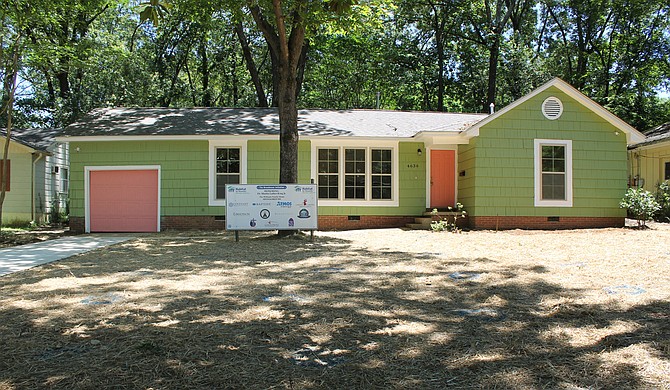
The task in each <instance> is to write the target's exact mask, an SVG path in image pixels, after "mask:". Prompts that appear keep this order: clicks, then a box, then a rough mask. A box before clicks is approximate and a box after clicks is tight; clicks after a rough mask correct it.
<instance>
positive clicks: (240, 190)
mask: <svg viewBox="0 0 670 390" xmlns="http://www.w3.org/2000/svg"><path fill="white" fill-rule="evenodd" d="M227 191H228V192H232V193H236V194H240V193H242V194H246V192H247V187H243V186H231V185H229V186H227Z"/></svg>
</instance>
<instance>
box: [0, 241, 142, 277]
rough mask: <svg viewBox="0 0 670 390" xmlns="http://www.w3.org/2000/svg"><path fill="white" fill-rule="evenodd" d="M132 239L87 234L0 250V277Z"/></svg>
mask: <svg viewBox="0 0 670 390" xmlns="http://www.w3.org/2000/svg"><path fill="white" fill-rule="evenodd" d="M131 238H132V237H127V236H123V237H122V236H113V235H100V234H87V235H82V236H74V237H63V238H58V239H55V240H48V241H43V242H34V243H32V244H26V245H20V246H15V247H10V248H4V249H0V276H4V275H7V274H10V273H12V272H18V271H23V270H25V269H28V268H32V267H35V266H38V265H41V264H46V263H51V262H52V261H56V260H60V259H64V258H66V257H70V256H74V255H77V254H79V253H84V252H88V251H92V250H93V249H97V248H102V247H105V246H108V245H113V244H118V243H119V242H124V241H127V240H130V239H131Z"/></svg>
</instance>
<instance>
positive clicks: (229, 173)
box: [216, 148, 240, 199]
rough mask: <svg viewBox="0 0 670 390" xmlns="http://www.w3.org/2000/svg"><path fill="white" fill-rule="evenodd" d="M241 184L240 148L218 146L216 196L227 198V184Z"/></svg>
mask: <svg viewBox="0 0 670 390" xmlns="http://www.w3.org/2000/svg"><path fill="white" fill-rule="evenodd" d="M227 184H240V149H239V148H216V198H217V199H225V198H226V185H227Z"/></svg>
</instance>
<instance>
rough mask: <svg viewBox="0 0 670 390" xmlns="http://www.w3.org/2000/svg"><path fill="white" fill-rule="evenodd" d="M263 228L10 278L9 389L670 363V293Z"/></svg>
mask: <svg viewBox="0 0 670 390" xmlns="http://www.w3.org/2000/svg"><path fill="white" fill-rule="evenodd" d="M263 237H264V236H259V237H257V238H253V237H247V241H246V242H240V243H237V244H236V243H234V242H232V241H231V239H230V238H229V237H228V238H221V237H219V238H211V239H209V238H191V239H189V238H184V239H180V240H169V239H151V238H149V239H142V240H138V241H135V242H133V243H130V244H122V245H116V246H113V247H111V248H109V249H107V250H98V251H95V252H91V253H89V254H86V255H82V256H77V257H75V258H71V259H69V260H66V261H63V262H59V263H55V264H53V265H50V266H46V267H41V268H38V269H35V270H33V271H28V272H23V273H18V274H15V275H12V276H11V277H6V278H3V279H2V282H3V285H2V287H0V292H1V294H2V295H0V301H1V302H2V309H0V335H1V336H2V340H3V343H4V344H5V347H3V348H4V352H3V353H2V354H1V355H0V373H1V374H0V389H15V388H16V389H23V388H39V387H50V388H63V389H65V388H67V389H77V388H82V389H83V388H155V389H159V388H161V389H182V388H202V389H214V388H216V389H219V388H289V389H291V388H347V389H352V388H408V389H409V388H412V389H415V388H436V389H437V388H445V387H454V388H492V387H498V388H533V389H534V388H593V389H597V388H603V389H605V388H633V389H635V388H639V389H642V388H649V387H650V386H654V383H653V382H651V383H650V382H649V380H648V378H646V377H647V376H648V375H649V372H648V371H649V370H653V369H654V365H655V364H657V363H658V364H661V365H663V364H665V366H664V367H666V368H665V369H667V360H668V359H669V358H670V356H669V355H670V343H668V341H667V335H668V334H670V325H669V321H668V320H669V318H668V314H667V313H668V312H670V305H668V303H667V302H654V303H649V304H646V305H638V306H632V307H629V308H622V307H618V306H616V305H610V304H608V305H596V304H594V305H576V304H572V303H571V298H574V297H578V296H580V295H582V294H583V293H584V292H583V291H580V290H578V289H565V288H563V287H561V286H557V285H553V284H550V283H547V282H544V281H543V280H542V279H541V276H542V275H543V274H546V273H549V272H551V270H549V269H546V268H544V267H539V266H535V265H529V266H528V267H527V268H521V269H519V268H515V269H508V268H505V267H501V266H500V265H499V264H497V261H495V260H492V259H486V258H480V259H462V258H460V259H452V258H448V257H444V256H443V255H442V254H441V253H411V252H401V251H385V250H379V251H371V250H367V249H362V248H356V247H353V246H352V244H351V243H350V242H347V241H344V240H338V239H333V238H319V239H318V240H317V241H316V242H314V243H310V242H308V241H307V240H306V239H300V238H294V239H291V238H289V239H285V240H281V241H276V240H265V239H263ZM473 265H476V267H475V266H473ZM528 275H531V276H532V277H530V276H528ZM551 302H555V303H551ZM599 335H602V336H599ZM640 358H643V361H642V362H640V361H639V359H640ZM659 362H660V363H659ZM661 369H663V367H661ZM661 377H663V376H662V375H661ZM655 385H656V386H658V387H662V386H664V385H665V386H667V385H668V382H665V383H663V384H659V383H656V384H655Z"/></svg>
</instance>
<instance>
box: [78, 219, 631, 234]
mask: <svg viewBox="0 0 670 390" xmlns="http://www.w3.org/2000/svg"><path fill="white" fill-rule="evenodd" d="M357 218H359V219H355V218H351V219H350V218H349V217H348V216H346V215H320V216H319V230H354V229H379V228H392V227H404V226H405V225H407V224H409V223H414V217H405V216H379V215H361V216H358V217H357ZM624 223H625V219H624V218H623V217H559V218H558V221H551V220H549V218H548V217H483V216H482V217H476V216H468V217H467V218H463V219H459V220H458V225H459V226H463V227H469V228H470V229H482V230H483V229H489V230H507V229H546V230H554V229H585V228H604V227H623V226H624ZM225 228H226V221H225V220H223V219H218V218H215V217H214V216H164V217H161V230H185V229H202V230H222V229H225ZM84 229H85V224H84V218H83V217H70V231H72V232H76V233H83V232H84Z"/></svg>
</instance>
